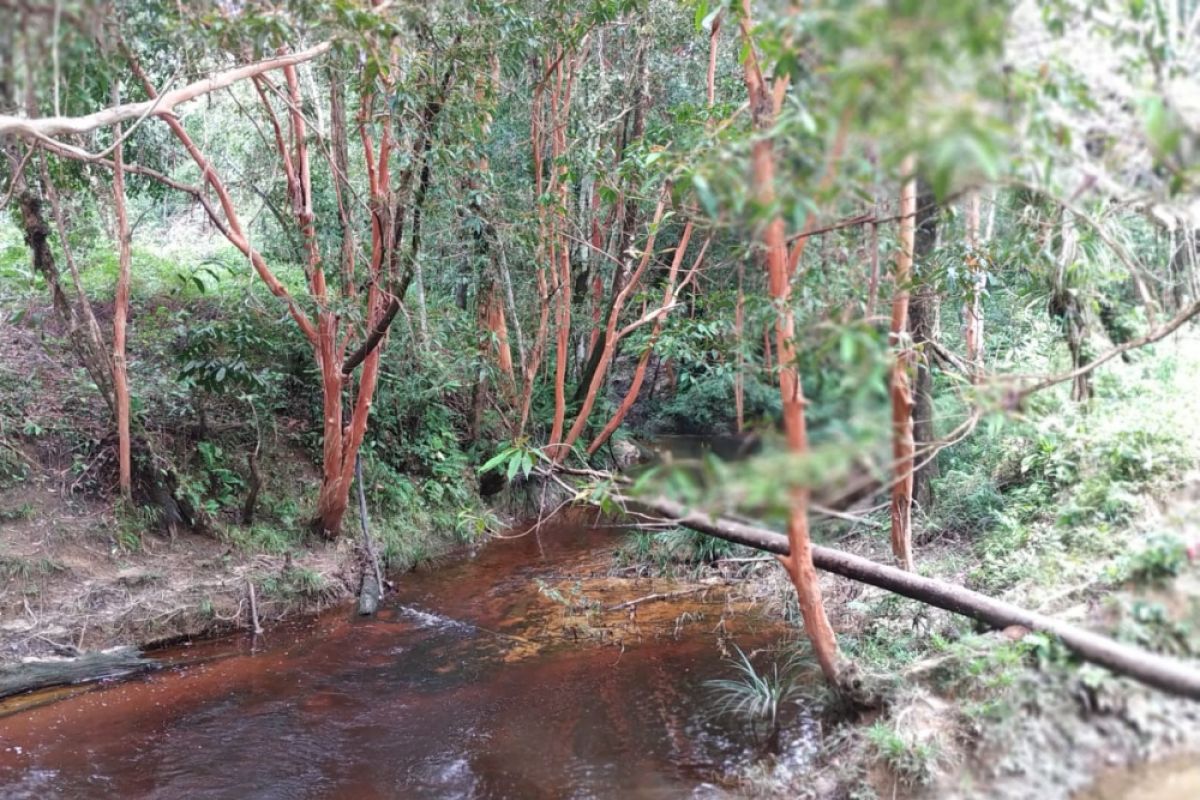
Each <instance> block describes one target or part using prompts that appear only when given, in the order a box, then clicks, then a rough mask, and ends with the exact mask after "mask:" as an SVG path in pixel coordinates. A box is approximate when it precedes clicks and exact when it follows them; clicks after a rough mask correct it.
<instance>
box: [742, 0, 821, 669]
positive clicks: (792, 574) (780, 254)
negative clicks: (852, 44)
mask: <svg viewBox="0 0 1200 800" xmlns="http://www.w3.org/2000/svg"><path fill="white" fill-rule="evenodd" d="M742 8H743V12H744V13H743V20H742V24H743V26H744V27H743V32H744V35H745V37H746V44H747V51H748V52H747V55H746V57H745V59H744V61H743V68H744V74H745V81H746V90H747V93H748V95H749V99H750V112H751V116H752V118H753V121H754V128H755V131H756V139H755V141H754V144H753V149H752V150H751V164H752V168H753V173H752V176H751V185H752V187H753V190H754V198H755V200H756V202H757V204H758V207H759V208H763V209H771V208H774V206H775V154H774V148H773V143H772V140H771V138H770V134H769V131H770V130H771V127H772V126H773V125H774V120H775V115H776V113H777V106H778V104H779V103H780V102H781V101H782V94H783V93H782V91H781V84H780V83H776V85H775V92H772V90H771V89H770V88H769V87H768V86H767V85H766V83H765V81H764V79H763V76H762V73H761V71H760V70H759V66H758V60H757V57H756V56H755V53H754V45H753V42H752V41H750V31H751V30H752V29H753V24H752V22H751V15H750V2H749V0H743V2H742ZM760 235H761V239H762V245H763V249H764V255H763V262H764V266H765V267H766V272H767V285H768V291H769V292H770V295H771V299H772V300H773V301H774V302H775V305H776V308H777V310H778V316H777V317H776V321H775V347H776V351H777V354H778V362H779V395H780V400H781V401H782V404H783V425H784V430H785V432H786V434H787V442H788V449H789V450H790V451H791V452H792V453H794V454H795V455H796V456H797V457H800V458H803V457H804V456H806V455H807V454H808V432H807V427H806V424H805V418H804V402H805V401H804V393H803V389H802V387H801V384H800V375H799V373H798V371H797V370H796V352H795V319H794V317H793V315H792V307H791V274H790V270H789V262H791V263H796V262H798V261H799V253H798V252H797V253H793V254H792V256H791V257H789V253H788V249H787V242H786V239H785V235H784V222H783V218H782V217H779V216H774V217H772V218H771V219H770V220H769V221H768V222H767V223H766V226H765V227H764V228H763V230H762V233H761V234H760ZM801 241H803V240H801ZM798 246H799V243H798ZM809 491H810V490H809V488H808V486H805V485H800V486H797V487H796V488H795V489H793V490H792V496H791V514H790V515H789V518H788V546H789V555H787V556H784V557H781V558H780V560H781V561H782V562H783V565H784V567H785V568H786V569H787V572H788V577H789V578H790V579H791V581H792V585H793V586H794V587H795V589H796V597H797V600H798V601H799V605H800V615H801V616H802V617H803V618H804V629H805V631H806V632H807V633H808V638H809V641H810V642H812V647H813V653H814V654H815V655H816V658H817V662H818V663H819V664H820V665H821V671H822V672H823V673H824V674H825V677H826V679H827V680H829V681H830V682H831V683H833V684H834V685H839V683H840V678H841V671H842V664H841V655H840V653H839V651H838V645H837V638H836V636H835V635H834V632H833V627H832V626H831V625H830V624H829V618H828V616H827V615H826V613H825V603H824V600H823V599H822V597H821V585H820V583H819V582H818V580H817V573H816V569H815V568H814V567H813V561H812V542H811V539H810V536H809V529H808V505H809Z"/></svg>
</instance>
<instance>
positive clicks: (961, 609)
mask: <svg viewBox="0 0 1200 800" xmlns="http://www.w3.org/2000/svg"><path fill="white" fill-rule="evenodd" d="M615 499H616V500H618V501H619V502H621V503H624V504H625V505H627V506H629V507H632V508H640V509H641V510H643V511H646V512H649V513H651V514H653V515H655V516H659V517H662V518H664V519H666V520H669V521H670V522H673V523H675V524H677V525H682V526H684V527H686V528H691V529H692V530H694V531H699V532H700V533H706V534H708V535H710V536H715V537H717V538H718V539H724V540H725V541H728V542H733V543H735V544H741V545H746V546H747V547H753V548H755V549H757V550H765V551H766V552H768V553H775V554H776V555H787V554H788V540H787V537H786V536H784V535H783V534H781V533H776V532H774V531H771V530H767V529H766V528H760V527H757V526H754V525H747V524H745V523H741V522H734V521H731V520H726V519H721V518H718V517H711V516H709V515H707V514H704V513H701V512H697V511H693V510H691V509H689V508H687V507H686V506H684V505H682V504H680V503H676V502H675V501H673V500H668V499H667V498H664V497H654V498H634V497H626V496H620V495H618V496H617V497H616V498H615ZM812 555H813V563H814V564H815V565H816V566H817V568H818V569H823V570H825V571H827V572H832V573H834V574H835V575H841V576H842V577H844V578H850V579H851V580H855V581H861V582H862V583H868V584H870V585H872V586H878V587H879V588H881V589H887V590H888V591H890V592H895V593H896V594H898V595H901V596H903V597H908V598H911V599H913V600H918V601H920V602H922V603H927V604H929V605H931V606H936V607H937V608H942V609H945V610H947V611H953V612H954V613H956V614H962V615H963V616H967V617H970V618H972V619H975V620H979V621H980V622H983V623H986V624H988V625H991V626H993V627H995V628H1006V627H1008V626H1010V625H1021V626H1023V627H1026V628H1028V629H1030V630H1032V631H1041V632H1044V633H1048V634H1051V635H1053V636H1057V637H1058V638H1059V639H1060V640H1061V641H1062V643H1063V644H1064V645H1066V646H1067V647H1069V648H1070V649H1071V650H1072V651H1074V652H1075V653H1076V655H1078V656H1079V657H1080V658H1082V659H1083V660H1085V661H1090V662H1091V663H1093V664H1099V665H1100V666H1102V667H1106V668H1107V669H1109V670H1111V671H1113V672H1115V673H1118V674H1120V675H1125V676H1128V677H1130V678H1133V679H1134V680H1136V681H1138V682H1140V683H1143V684H1145V685H1147V686H1152V687H1154V688H1155V689H1161V690H1162V691H1164V692H1169V693H1171V694H1175V695H1180V696H1182V697H1189V698H1191V699H1193V700H1200V670H1197V669H1195V668H1194V667H1191V666H1189V665H1187V664H1185V663H1183V662H1181V661H1178V660H1175V659H1172V658H1167V657H1165V656H1161V655H1158V654H1156V653H1151V652H1149V651H1146V650H1142V649H1140V648H1137V647H1131V646H1129V645H1126V644H1122V643H1120V642H1118V641H1116V640H1114V639H1110V638H1109V637H1107V636H1102V635H1100V634H1098V633H1093V632H1091V631H1087V630H1084V629H1083V628H1079V627H1076V626H1075V625H1071V624H1070V623H1067V622H1064V621H1062V620H1060V619H1055V618H1054V617H1050V616H1046V615H1045V614H1039V613H1038V612H1036V611H1028V610H1026V609H1024V608H1021V607H1019V606H1015V605H1013V604H1012V603H1006V602H1005V601H1003V600H997V599H995V598H993V597H988V596H986V595H982V594H980V593H978V592H973V591H971V590H970V589H966V588H963V587H962V586H956V585H955V584H952V583H946V582H944V581H939V580H935V579H933V578H926V577H924V576H921V575H916V574H914V573H912V572H905V571H904V570H902V569H898V568H896V567H889V566H886V565H884V564H878V563H876V562H874V561H871V560H870V559H866V558H863V557H861V556H856V555H851V554H850V553H845V552H842V551H840V550H833V549H830V548H828V547H813V554H812Z"/></svg>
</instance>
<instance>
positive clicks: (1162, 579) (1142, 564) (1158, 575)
mask: <svg viewBox="0 0 1200 800" xmlns="http://www.w3.org/2000/svg"><path fill="white" fill-rule="evenodd" d="M1187 564H1188V555H1187V547H1186V546H1185V545H1184V543H1183V540H1182V539H1180V538H1179V537H1178V536H1172V535H1171V534H1167V533H1159V534H1155V535H1153V536H1151V537H1149V538H1148V539H1147V540H1146V543H1145V545H1144V546H1143V547H1142V548H1141V549H1140V550H1138V551H1136V552H1133V553H1129V554H1127V555H1125V556H1124V557H1123V558H1121V559H1120V560H1119V561H1117V563H1116V564H1114V565H1112V566H1111V567H1110V568H1109V572H1108V576H1109V579H1110V580H1112V581H1113V582H1114V583H1125V582H1129V581H1132V582H1133V583H1135V584H1139V585H1152V586H1156V585H1162V584H1164V583H1166V582H1167V581H1169V580H1170V579H1171V578H1174V577H1175V576H1177V575H1178V574H1179V573H1180V572H1182V571H1183V569H1184V567H1186V566H1187Z"/></svg>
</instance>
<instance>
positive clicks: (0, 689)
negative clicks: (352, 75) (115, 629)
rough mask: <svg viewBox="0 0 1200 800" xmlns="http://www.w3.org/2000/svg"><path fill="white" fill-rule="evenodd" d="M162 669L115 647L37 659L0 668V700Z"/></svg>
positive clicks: (134, 651) (135, 652)
mask: <svg viewBox="0 0 1200 800" xmlns="http://www.w3.org/2000/svg"><path fill="white" fill-rule="evenodd" d="M160 666H161V665H160V664H159V663H158V662H157V661H155V660H153V659H150V658H143V657H142V654H141V652H140V651H139V650H138V649H137V648H136V647H114V648H111V649H109V650H99V651H96V652H93V653H84V654H83V655H80V656H76V657H75V658H39V659H29V660H26V661H20V662H17V663H15V664H6V665H4V666H0V698H3V697H9V696H11V695H15V694H24V693H25V692H33V691H36V690H38V689H48V688H50V687H51V686H72V685H76V684H80V683H93V682H95V681H101V680H106V679H109V678H123V677H126V676H128V675H133V674H136V673H138V672H148V671H149V670H152V669H158V668H159V667H160Z"/></svg>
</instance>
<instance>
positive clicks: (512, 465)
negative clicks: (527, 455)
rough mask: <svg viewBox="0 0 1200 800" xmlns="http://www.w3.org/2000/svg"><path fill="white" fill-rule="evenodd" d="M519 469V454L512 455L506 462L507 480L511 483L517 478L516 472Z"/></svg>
mask: <svg viewBox="0 0 1200 800" xmlns="http://www.w3.org/2000/svg"><path fill="white" fill-rule="evenodd" d="M520 468H521V454H520V453H513V455H512V457H511V458H510V459H509V460H508V479H509V480H510V481H511V480H512V479H513V478H515V477H516V476H517V470H519V469H520Z"/></svg>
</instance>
